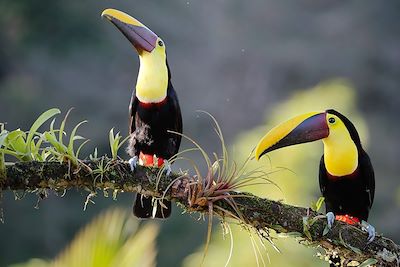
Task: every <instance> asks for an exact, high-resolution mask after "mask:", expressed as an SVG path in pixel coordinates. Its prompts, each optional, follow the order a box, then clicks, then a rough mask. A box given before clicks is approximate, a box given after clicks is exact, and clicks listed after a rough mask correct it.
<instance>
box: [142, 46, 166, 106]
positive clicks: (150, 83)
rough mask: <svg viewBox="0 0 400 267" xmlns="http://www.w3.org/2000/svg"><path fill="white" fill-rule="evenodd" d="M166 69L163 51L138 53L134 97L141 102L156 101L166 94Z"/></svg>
mask: <svg viewBox="0 0 400 267" xmlns="http://www.w3.org/2000/svg"><path fill="white" fill-rule="evenodd" d="M167 88H168V69H167V64H166V55H165V51H157V49H155V50H154V51H153V52H152V53H148V52H146V51H143V52H142V54H141V55H140V68H139V75H138V78H137V82H136V97H137V98H138V99H139V101H140V102H143V103H158V102H160V101H162V100H163V99H164V98H165V97H166V96H167Z"/></svg>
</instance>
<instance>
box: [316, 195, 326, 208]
mask: <svg viewBox="0 0 400 267" xmlns="http://www.w3.org/2000/svg"><path fill="white" fill-rule="evenodd" d="M324 202H325V198H324V197H320V198H319V199H318V200H317V203H316V208H317V209H316V211H319V210H320V209H321V207H322V204H324Z"/></svg>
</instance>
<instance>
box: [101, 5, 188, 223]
mask: <svg viewBox="0 0 400 267" xmlns="http://www.w3.org/2000/svg"><path fill="white" fill-rule="evenodd" d="M102 16H103V17H106V18H107V19H108V20H109V21H111V22H112V23H113V24H114V25H115V26H116V27H117V28H118V29H119V30H120V31H121V32H122V33H123V34H124V35H125V37H126V38H127V39H128V40H129V41H130V42H131V44H132V45H133V46H134V47H135V49H136V51H137V53H138V54H139V59H140V68H139V74H138V78H137V82H136V88H135V89H134V90H133V93H132V98H131V101H130V104H129V111H130V114H129V115H130V120H129V127H130V134H131V138H130V142H129V146H128V149H127V151H128V153H129V155H130V156H131V157H132V158H131V159H130V161H129V162H130V164H131V167H132V170H134V168H135V167H136V164H137V163H138V164H140V165H145V166H154V167H162V166H163V165H165V167H166V168H167V174H169V173H170V166H169V164H168V162H167V160H168V159H169V158H171V157H172V156H174V155H175V154H177V153H178V151H179V146H180V143H181V135H179V134H175V133H171V132H169V131H174V132H178V133H182V116H181V110H180V107H179V102H178V97H177V94H176V92H175V90H174V88H173V87H172V83H171V73H170V70H169V67H168V63H167V55H166V51H165V43H164V42H163V40H161V38H160V37H158V36H157V35H156V34H155V33H153V32H152V31H151V30H150V29H149V28H147V27H146V26H145V25H143V24H142V23H141V22H139V21H138V20H137V19H135V18H133V17H131V16H129V15H127V14H125V13H123V12H121V11H118V10H115V9H106V10H104V11H103V13H102ZM153 204H154V205H153ZM133 213H134V214H135V215H136V216H137V217H139V218H151V217H153V218H154V217H155V218H167V217H169V216H170V215H171V202H170V201H167V200H162V201H160V200H158V201H154V200H153V198H151V197H146V196H144V195H141V194H137V195H136V199H135V203H134V206H133Z"/></svg>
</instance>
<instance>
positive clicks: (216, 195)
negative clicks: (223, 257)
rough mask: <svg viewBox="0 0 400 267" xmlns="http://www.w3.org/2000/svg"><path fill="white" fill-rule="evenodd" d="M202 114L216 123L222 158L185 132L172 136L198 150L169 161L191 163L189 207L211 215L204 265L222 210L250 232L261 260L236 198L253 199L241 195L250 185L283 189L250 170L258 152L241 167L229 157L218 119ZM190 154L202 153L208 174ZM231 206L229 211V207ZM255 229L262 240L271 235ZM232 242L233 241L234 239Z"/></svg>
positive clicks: (261, 171) (188, 187) (262, 175)
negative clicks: (215, 224) (193, 173)
mask: <svg viewBox="0 0 400 267" xmlns="http://www.w3.org/2000/svg"><path fill="white" fill-rule="evenodd" d="M200 112H202V113H205V114H206V115H208V116H209V117H210V118H211V119H212V121H213V123H214V126H215V127H214V130H215V132H216V134H217V136H218V139H219V140H220V144H221V155H218V154H217V153H215V152H214V153H213V154H212V157H210V156H209V155H208V154H207V152H206V151H205V150H204V149H203V148H202V147H201V146H200V145H199V144H198V143H197V142H196V141H195V140H193V139H192V138H190V137H188V136H186V135H184V134H181V133H177V132H173V131H170V132H171V133H174V134H179V135H181V136H182V137H184V138H185V139H187V140H189V141H190V142H191V143H192V144H193V145H194V147H193V148H190V149H187V150H184V151H182V152H180V153H178V154H176V155H175V156H174V157H172V158H171V159H169V160H168V161H169V162H170V163H173V162H175V161H177V160H182V159H183V160H187V161H188V162H189V163H190V165H191V166H192V168H193V170H194V172H195V175H194V176H193V179H192V180H191V181H189V183H188V185H187V192H188V193H187V202H188V204H189V207H190V210H192V211H205V212H207V213H208V230H207V238H206V245H205V248H204V254H203V260H202V263H203V262H204V259H205V256H206V254H207V251H208V246H209V243H210V240H211V232H212V231H211V230H212V218H213V215H214V213H215V211H216V210H219V211H220V212H221V213H222V214H224V217H223V218H222V220H223V221H224V220H225V217H230V218H233V219H236V220H238V221H239V222H242V225H243V227H245V229H246V230H248V231H249V233H250V238H251V240H252V244H253V247H254V251H255V255H256V258H257V261H258V256H257V255H260V251H259V248H258V246H257V244H256V242H255V241H254V237H253V236H252V234H251V231H252V230H253V229H250V228H249V227H248V226H246V225H247V224H246V223H247V222H248V221H247V219H246V217H245V216H244V214H243V213H242V211H241V209H240V207H239V206H238V205H237V203H236V201H235V198H244V197H251V196H250V195H247V194H242V193H240V192H239V190H240V189H242V188H243V187H246V186H251V185H265V184H270V185H271V184H272V185H275V186H276V187H277V188H279V186H278V185H276V184H275V183H274V182H273V181H271V180H270V179H268V178H267V177H268V175H269V174H271V172H266V171H263V170H261V169H260V168H256V169H252V170H249V171H248V170H247V166H248V164H249V162H250V160H252V159H253V158H254V157H253V156H252V154H253V150H254V149H253V150H252V151H251V152H250V153H249V155H248V157H247V158H246V160H245V161H244V162H243V163H242V164H241V165H240V166H238V165H237V164H236V162H234V161H232V160H231V159H230V157H229V153H228V150H227V147H226V144H225V140H224V137H223V134H222V130H221V128H220V126H219V124H218V122H217V120H216V119H215V118H214V117H213V116H212V115H211V114H210V113H208V112H205V111H200ZM189 151H199V152H200V153H201V155H202V157H203V159H204V161H205V163H206V166H207V167H206V172H205V175H202V174H201V172H200V170H199V167H198V165H197V164H196V163H195V162H194V161H193V160H191V159H190V158H186V157H183V156H182V154H184V153H187V152H189ZM163 171H164V170H163V169H161V170H160V172H159V176H158V181H157V182H159V179H160V178H161V174H162V172H163ZM182 176H184V175H182ZM182 176H180V177H177V178H176V179H175V180H173V181H172V182H171V183H170V185H169V186H168V187H167V188H166V190H165V192H164V194H163V196H162V198H164V197H165V194H166V192H167V191H168V190H169V189H170V187H172V185H173V184H174V183H175V182H176V181H177V180H179V179H181V178H182ZM279 189H280V188H279ZM227 206H228V208H226V207H227ZM221 213H219V214H221ZM224 225H225V227H224V229H225V230H226V231H230V228H229V227H226V225H227V224H224ZM255 230H256V233H257V235H258V236H259V237H260V235H262V237H264V238H265V237H266V236H265V235H268V233H260V232H259V231H258V230H257V229H255ZM267 240H269V241H270V242H271V243H272V244H273V242H272V240H271V239H270V238H269V237H267ZM231 242H233V241H232V237H231ZM232 249H233V243H232V244H231V252H230V255H231V254H232ZM229 259H230V256H229V258H228V262H229ZM228 262H227V263H228Z"/></svg>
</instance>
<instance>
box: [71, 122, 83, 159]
mask: <svg viewBox="0 0 400 267" xmlns="http://www.w3.org/2000/svg"><path fill="white" fill-rule="evenodd" d="M86 122H87V121H81V122H80V123H78V124H77V125H76V126H75V127H74V129H73V130H72V132H71V135H70V137H69V143H68V150H67V151H68V155H70V156H72V157H75V153H74V141H75V140H77V139H76V138H78V139H79V138H80V137H77V136H76V131H77V130H78V128H79V126H81V125H82V124H84V123H86Z"/></svg>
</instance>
